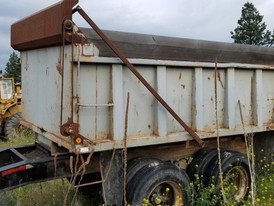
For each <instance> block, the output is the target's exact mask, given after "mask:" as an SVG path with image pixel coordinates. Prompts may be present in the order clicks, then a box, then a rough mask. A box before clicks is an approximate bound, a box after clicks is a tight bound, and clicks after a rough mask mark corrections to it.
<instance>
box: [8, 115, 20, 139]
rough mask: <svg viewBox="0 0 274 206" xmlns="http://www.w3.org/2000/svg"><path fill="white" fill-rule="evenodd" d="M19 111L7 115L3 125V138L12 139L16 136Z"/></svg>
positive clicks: (18, 125)
mask: <svg viewBox="0 0 274 206" xmlns="http://www.w3.org/2000/svg"><path fill="white" fill-rule="evenodd" d="M20 120H21V113H16V114H14V115H12V116H11V117H9V118H8V119H7V120H6V122H5V126H4V134H5V137H4V139H7V140H8V139H12V138H16V137H18V135H19V127H20Z"/></svg>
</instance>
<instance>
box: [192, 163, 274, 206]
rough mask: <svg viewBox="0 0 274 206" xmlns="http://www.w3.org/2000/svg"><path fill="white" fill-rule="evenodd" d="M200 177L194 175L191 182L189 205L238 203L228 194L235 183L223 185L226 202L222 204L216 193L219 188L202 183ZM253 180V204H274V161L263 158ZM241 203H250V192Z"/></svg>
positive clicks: (206, 205)
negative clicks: (254, 185)
mask: <svg viewBox="0 0 274 206" xmlns="http://www.w3.org/2000/svg"><path fill="white" fill-rule="evenodd" d="M202 178H203V177H199V176H196V181H195V183H191V187H190V188H191V206H215V205H219V206H223V205H229V206H237V205H239V204H238V203H237V202H235V201H234V200H233V198H231V197H232V196H231V195H230V194H231V193H230V192H232V193H233V191H235V188H234V187H235V185H233V184H232V185H226V186H225V188H224V190H225V193H226V194H225V196H226V198H227V202H226V204H224V202H223V200H222V197H221V195H216V193H217V191H220V188H217V186H215V185H214V184H211V185H209V186H205V185H203V183H202V182H203V181H202ZM255 181H256V188H255V191H256V192H255V197H254V200H255V206H270V205H274V192H273V191H274V161H272V162H271V163H267V162H265V161H264V160H261V161H260V168H258V169H257V171H256V180H255ZM194 188H195V189H194ZM241 205H243V206H249V205H252V197H251V192H250V193H249V195H248V197H247V199H246V200H245V201H244V202H243V203H242V204H241Z"/></svg>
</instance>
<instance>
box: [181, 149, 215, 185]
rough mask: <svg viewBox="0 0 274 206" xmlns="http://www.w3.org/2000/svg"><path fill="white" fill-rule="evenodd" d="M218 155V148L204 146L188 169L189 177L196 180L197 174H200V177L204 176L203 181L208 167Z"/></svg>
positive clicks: (195, 155)
mask: <svg viewBox="0 0 274 206" xmlns="http://www.w3.org/2000/svg"><path fill="white" fill-rule="evenodd" d="M217 155H218V151H217V149H216V148H203V149H200V150H199V151H197V152H196V153H195V154H194V156H193V160H192V161H191V162H190V164H189V165H188V167H187V170H186V171H187V174H188V176H189V178H190V179H191V180H192V181H194V182H195V181H196V177H195V175H198V176H199V178H201V177H203V178H202V181H205V178H206V177H205V176H206V172H207V168H208V167H209V166H210V165H211V162H212V161H213V160H214V158H215V157H216V156H217Z"/></svg>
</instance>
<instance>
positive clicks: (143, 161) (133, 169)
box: [126, 157, 162, 184]
mask: <svg viewBox="0 0 274 206" xmlns="http://www.w3.org/2000/svg"><path fill="white" fill-rule="evenodd" d="M160 162H162V161H161V160H159V159H157V158H151V157H137V158H134V159H132V160H130V161H129V162H128V165H127V176H126V178H127V179H126V180H127V184H128V183H129V182H130V181H131V179H132V178H133V177H134V175H135V174H136V173H137V172H138V171H139V170H140V169H141V168H143V167H144V166H145V165H148V164H156V163H160Z"/></svg>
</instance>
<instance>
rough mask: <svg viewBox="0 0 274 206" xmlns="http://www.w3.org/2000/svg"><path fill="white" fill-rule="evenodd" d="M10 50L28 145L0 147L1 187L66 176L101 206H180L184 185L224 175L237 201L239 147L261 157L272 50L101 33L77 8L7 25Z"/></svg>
mask: <svg viewBox="0 0 274 206" xmlns="http://www.w3.org/2000/svg"><path fill="white" fill-rule="evenodd" d="M74 13H78V14H80V15H81V16H82V17H83V19H84V20H85V21H86V22H87V23H88V24H89V25H90V28H80V27H78V26H77V25H76V24H75V23H74V21H73V18H72V17H73V14H74ZM11 46H12V47H13V48H14V49H16V50H18V51H20V54H21V61H22V63H21V65H22V83H23V89H22V94H23V99H22V106H23V111H22V121H21V124H22V125H24V126H25V127H27V128H29V129H31V130H33V131H34V133H35V137H36V141H35V144H33V145H26V146H20V147H11V148H4V149H2V150H1V151H0V161H1V165H0V173H1V176H0V189H1V191H6V190H9V189H13V188H16V187H20V186H23V185H25V184H29V183H33V182H41V181H46V180H49V179H57V178H63V177H68V178H69V179H71V180H72V181H71V183H72V184H73V185H74V186H75V187H78V188H79V191H80V192H81V191H84V190H85V189H87V190H85V191H90V195H91V194H93V193H96V192H97V191H98V189H99V190H102V193H98V192H97V193H96V194H97V195H98V194H104V195H103V196H104V201H105V203H106V204H107V205H123V204H125V203H129V204H131V205H142V203H143V201H145V202H146V203H150V204H151V205H182V204H183V205H188V204H189V201H190V193H189V191H188V190H189V185H190V182H191V181H195V177H197V176H203V177H204V180H203V181H204V184H212V183H213V184H215V185H216V186H218V187H217V188H219V186H220V181H221V180H226V179H227V180H231V177H232V175H231V174H232V173H233V174H235V173H236V175H235V179H233V178H232V179H233V180H231V181H233V182H234V184H236V188H237V189H236V190H235V191H234V192H233V193H232V194H230V197H233V198H234V199H235V201H237V202H239V203H240V202H242V201H243V200H244V199H245V197H246V196H247V194H248V192H249V190H250V185H251V182H252V181H251V180H252V176H251V175H250V174H251V173H250V171H251V169H252V167H250V160H251V159H253V158H252V157H254V156H253V155H252V154H254V153H251V152H246V151H252V149H254V151H255V153H256V151H257V154H256V158H257V157H260V156H262V157H266V159H267V160H269V161H273V152H274V136H273V129H274V124H273V120H274V119H273V117H274V115H273V114H274V113H273V112H274V102H273V100H274V89H273V88H274V71H273V70H274V49H273V48H267V47H259V46H250V45H238V44H231V43H221V42H211V41H202V40H192V39H183V38H172V37H163V36H156V35H145V34H136V33H134V34H133V33H126V32H117V31H102V30H100V29H99V28H98V26H97V25H96V24H95V23H94V22H93V21H92V19H91V18H90V17H89V16H88V15H87V14H86V13H85V11H84V10H83V9H82V8H81V7H80V6H79V5H78V0H63V1H60V2H58V3H56V4H55V5H52V6H50V7H48V8H46V9H44V10H42V11H40V12H37V13H35V14H33V15H31V16H28V17H26V18H24V19H22V20H20V21H18V22H16V23H14V24H13V25H12V26H11ZM250 154H251V155H250ZM271 158H272V159H271ZM212 177H215V178H212Z"/></svg>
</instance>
